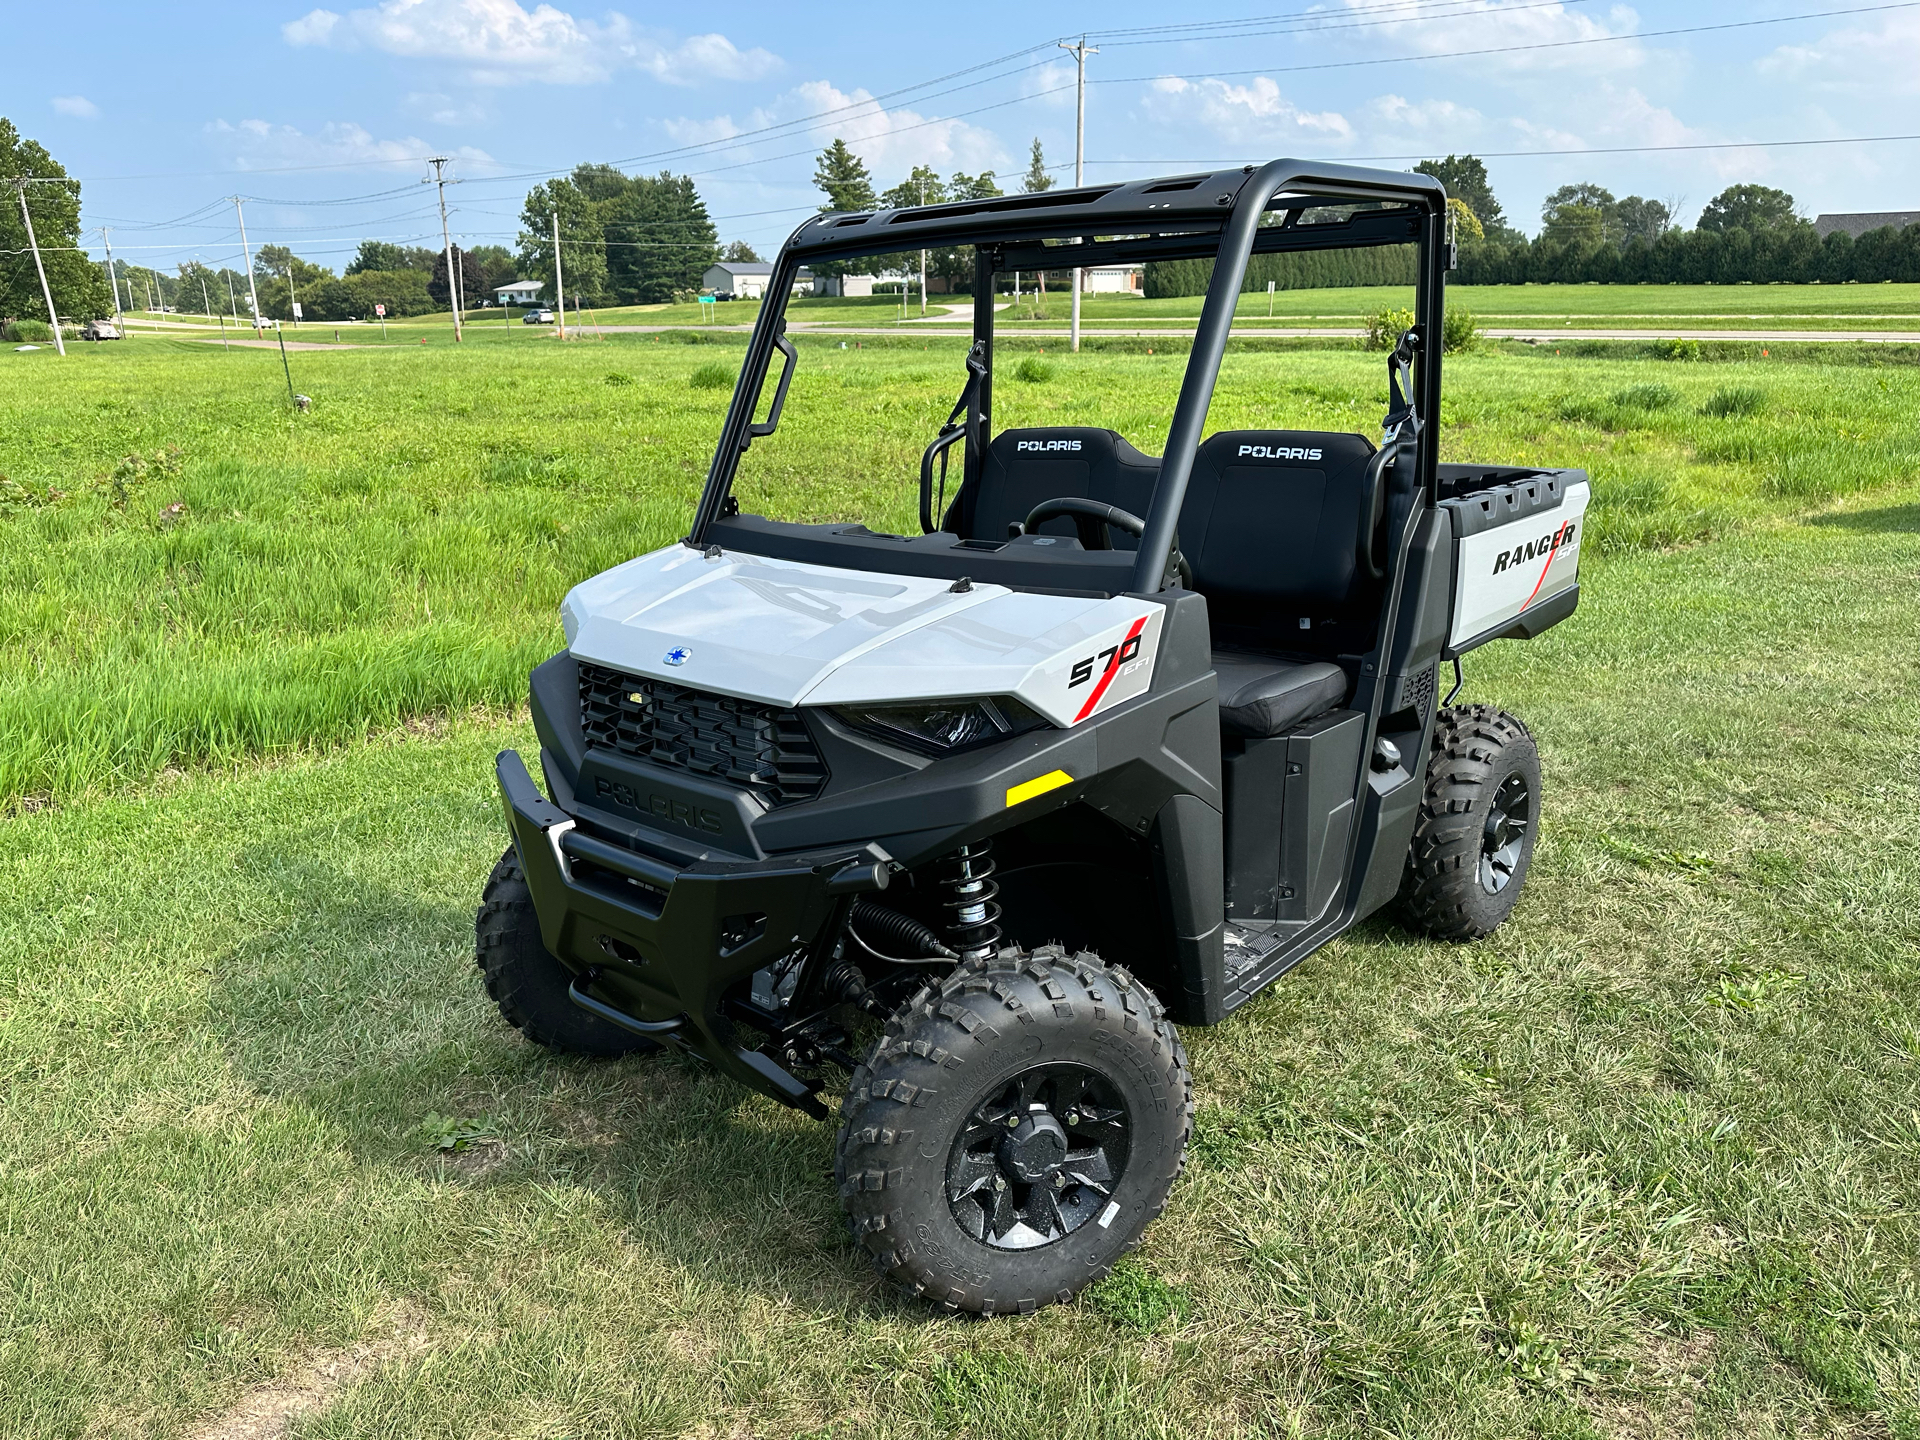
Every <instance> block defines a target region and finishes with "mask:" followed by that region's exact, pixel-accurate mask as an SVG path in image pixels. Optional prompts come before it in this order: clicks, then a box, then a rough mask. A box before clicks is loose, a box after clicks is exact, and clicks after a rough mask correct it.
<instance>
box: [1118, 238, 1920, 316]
mask: <svg viewBox="0 0 1920 1440" xmlns="http://www.w3.org/2000/svg"><path fill="white" fill-rule="evenodd" d="M1413 267H1414V250H1413V247H1412V246H1411V245H1391V246H1380V247H1377V248H1375V249H1370V250H1327V251H1319V252H1312V253H1306V254H1293V255H1256V256H1254V257H1253V259H1252V260H1251V261H1250V262H1249V263H1248V265H1247V278H1246V282H1245V284H1243V285H1242V286H1241V288H1242V289H1243V290H1254V291H1259V290H1265V289H1266V288H1267V282H1268V281H1269V280H1272V281H1273V282H1274V283H1275V285H1276V288H1278V289H1281V290H1309V289H1319V288H1323V287H1327V286H1337V285H1411V284H1413V279H1414V274H1413ZM1212 274H1213V262H1212V261H1211V260H1167V261H1150V262H1149V263H1148V265H1147V274H1146V286H1145V288H1146V293H1147V295H1148V296H1149V297H1150V298H1158V297H1161V296H1170V295H1201V294H1205V293H1206V288H1207V281H1208V279H1209V278H1210V277H1211V275H1212ZM1452 278H1453V283H1454V284H1456V285H1525V284H1535V285H1547V284H1562V285H1583V284H1586V283H1588V282H1590V281H1592V282H1598V283H1600V284H1602V285H1740V284H1752V285H1766V284H1770V283H1772V282H1774V281H1785V282H1790V283H1798V284H1810V283H1813V282H1815V281H1818V282H1820V283H1822V284H1827V285H1843V284H1846V283H1848V282H1850V281H1851V282H1857V283H1860V284H1878V283H1880V282H1881V281H1885V280H1896V281H1907V282H1920V225H1909V226H1907V227H1905V228H1904V229H1895V228H1893V227H1892V226H1888V227H1886V228H1884V229H1880V230H1870V231H1868V232H1867V233H1866V234H1865V235H1862V236H1861V237H1860V238H1859V239H1858V240H1855V239H1854V238H1853V237H1852V236H1850V235H1847V234H1845V233H1844V232H1841V231H1836V232H1834V233H1833V234H1831V235H1829V236H1827V237H1826V238H1825V239H1824V240H1822V239H1821V238H1820V237H1819V236H1817V235H1815V234H1814V233H1813V226H1811V225H1809V224H1806V223H1805V222H1801V223H1798V224H1793V225H1785V226H1781V227H1780V228H1778V229H1775V230H1763V231H1761V232H1759V233H1757V234H1750V233H1748V232H1747V231H1745V230H1724V231H1721V230H1672V231H1669V232H1668V233H1667V234H1665V235H1663V236H1661V237H1660V238H1659V239H1658V240H1656V241H1654V243H1653V244H1651V245H1648V244H1645V243H1643V242H1641V241H1638V240H1635V241H1630V242H1629V243H1628V244H1626V245H1624V246H1619V247H1615V246H1612V245H1604V244H1600V245H1594V244H1589V245H1579V244H1563V243H1560V242H1557V241H1553V240H1547V239H1540V240H1526V239H1521V240H1517V241H1499V240H1489V241H1485V242H1480V243H1475V244H1469V245H1466V246H1463V247H1462V248H1461V251H1460V268H1459V269H1458V270H1457V271H1455V272H1454V274H1453V277H1452Z"/></svg>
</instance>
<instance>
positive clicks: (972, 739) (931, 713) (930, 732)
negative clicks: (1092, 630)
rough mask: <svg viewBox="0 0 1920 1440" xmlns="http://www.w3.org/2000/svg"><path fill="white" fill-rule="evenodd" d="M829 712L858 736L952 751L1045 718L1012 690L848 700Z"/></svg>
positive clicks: (929, 751)
mask: <svg viewBox="0 0 1920 1440" xmlns="http://www.w3.org/2000/svg"><path fill="white" fill-rule="evenodd" d="M833 713H834V714H835V715H837V716H839V718H840V719H841V721H842V722H844V723H845V724H846V725H848V726H849V727H851V728H852V729H855V730H858V731H859V732H860V733H861V734H863V735H871V736H873V737H874V738H875V739H876V740H885V741H886V742H887V743H888V744H891V745H900V746H903V747H905V748H906V749H908V750H917V751H919V752H920V753H921V754H923V755H952V754H955V753H957V752H959V751H961V750H971V749H973V748H974V747H975V746H979V745H991V744H992V743H993V742H994V741H996V740H1005V739H1006V738H1008V737H1009V736H1012V735H1024V734H1026V733H1027V732H1028V731H1029V730H1039V729H1041V728H1043V727H1044V726H1045V725H1046V724H1047V723H1048V722H1047V720H1046V718H1045V717H1044V716H1041V715H1036V714H1035V713H1034V712H1033V711H1032V710H1029V709H1028V708H1027V707H1026V706H1025V705H1023V704H1021V703H1020V702H1019V701H1018V700H1016V699H1014V698H1013V697H1012V696H1011V695H996V696H993V697H991V698H985V697H983V698H981V699H978V700H922V701H919V702H916V703H914V704H911V705H847V706H842V707H839V708H837V709H836V710H835V711H834V712H833Z"/></svg>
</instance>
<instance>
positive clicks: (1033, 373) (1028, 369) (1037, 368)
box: [1013, 355, 1053, 385]
mask: <svg viewBox="0 0 1920 1440" xmlns="http://www.w3.org/2000/svg"><path fill="white" fill-rule="evenodd" d="M1013 378H1014V379H1016V380H1020V381H1024V382H1025V383H1026V384H1028V385H1042V384H1045V383H1046V382H1047V381H1049V380H1051V379H1052V378H1053V366H1051V365H1049V364H1048V363H1047V362H1046V361H1045V360H1041V359H1039V358H1037V357H1035V356H1032V355H1029V356H1027V358H1026V359H1024V360H1022V361H1021V362H1020V363H1019V364H1018V365H1016V366H1014V367H1013Z"/></svg>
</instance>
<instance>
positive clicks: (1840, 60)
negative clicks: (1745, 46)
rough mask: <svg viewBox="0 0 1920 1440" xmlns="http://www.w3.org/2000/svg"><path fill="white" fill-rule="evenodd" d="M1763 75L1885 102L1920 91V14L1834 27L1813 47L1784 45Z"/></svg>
mask: <svg viewBox="0 0 1920 1440" xmlns="http://www.w3.org/2000/svg"><path fill="white" fill-rule="evenodd" d="M1757 68H1758V69H1759V71H1760V73H1761V74H1762V75H1765V76H1767V77H1769V78H1771V79H1775V80H1785V81H1789V82H1791V83H1793V84H1794V85H1796V86H1801V87H1806V88H1809V89H1818V90H1820V91H1824V92H1828V93H1832V92H1850V93H1852V94H1856V95H1859V96H1861V97H1862V98H1872V99H1876V100H1884V98H1885V97H1886V96H1887V95H1889V94H1893V95H1912V94H1915V93H1920V15H1916V14H1914V13H1913V12H1912V11H1908V12H1906V13H1904V14H1895V15H1890V16H1888V17H1887V18H1886V19H1884V20H1882V21H1881V22H1880V24H1879V26H1878V27H1876V28H1872V29H1868V28H1864V27H1847V28H1844V29H1839V30H1830V31H1828V32H1827V33H1826V34H1825V35H1822V36H1821V37H1820V38H1819V39H1818V40H1815V41H1814V42H1813V43H1812V44H1810V45H1782V46H1780V47H1779V48H1778V49H1777V50H1775V51H1774V52H1773V53H1772V54H1771V55H1768V56H1766V57H1765V58H1764V59H1762V60H1761V61H1760V62H1759V65H1758V67H1757Z"/></svg>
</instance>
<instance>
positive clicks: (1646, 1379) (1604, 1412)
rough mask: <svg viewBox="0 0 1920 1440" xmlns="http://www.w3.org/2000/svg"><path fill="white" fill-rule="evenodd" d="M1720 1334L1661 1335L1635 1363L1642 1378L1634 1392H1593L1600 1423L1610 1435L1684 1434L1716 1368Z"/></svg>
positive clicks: (1642, 1438) (1637, 1439)
mask: <svg viewBox="0 0 1920 1440" xmlns="http://www.w3.org/2000/svg"><path fill="white" fill-rule="evenodd" d="M1716 1343H1717V1337H1716V1336H1715V1335H1714V1333H1713V1331H1711V1330H1696V1331H1695V1332H1694V1333H1693V1334H1691V1335H1658V1336H1655V1337H1654V1338H1653V1339H1652V1340H1650V1341H1649V1342H1648V1343H1647V1346H1646V1349H1645V1351H1644V1352H1643V1353H1642V1354H1641V1356H1640V1357H1639V1359H1638V1360H1637V1361H1636V1363H1635V1365H1634V1369H1635V1370H1636V1371H1637V1372H1639V1375H1640V1376H1641V1378H1642V1384H1641V1386H1640V1388H1639V1389H1638V1391H1637V1392H1636V1393H1635V1394H1634V1395H1633V1396H1632V1397H1631V1398H1616V1397H1614V1396H1611V1395H1606V1394H1595V1395H1591V1396H1590V1397H1589V1398H1588V1400H1587V1404H1586V1409H1587V1413H1588V1414H1589V1415H1591V1416H1592V1417H1593V1423H1594V1426H1595V1428H1596V1429H1598V1430H1599V1431H1600V1433H1601V1434H1602V1435H1605V1436H1607V1437H1608V1440H1657V1437H1660V1436H1664V1435H1684V1434H1686V1433H1687V1432H1688V1431H1689V1430H1691V1429H1692V1428H1693V1420H1694V1412H1695V1410H1696V1409H1698V1407H1699V1403H1700V1395H1701V1392H1702V1391H1703V1390H1705V1388H1706V1383H1707V1376H1708V1375H1709V1374H1710V1373H1711V1372H1712V1370H1713V1356H1714V1348H1715V1345H1716Z"/></svg>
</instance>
